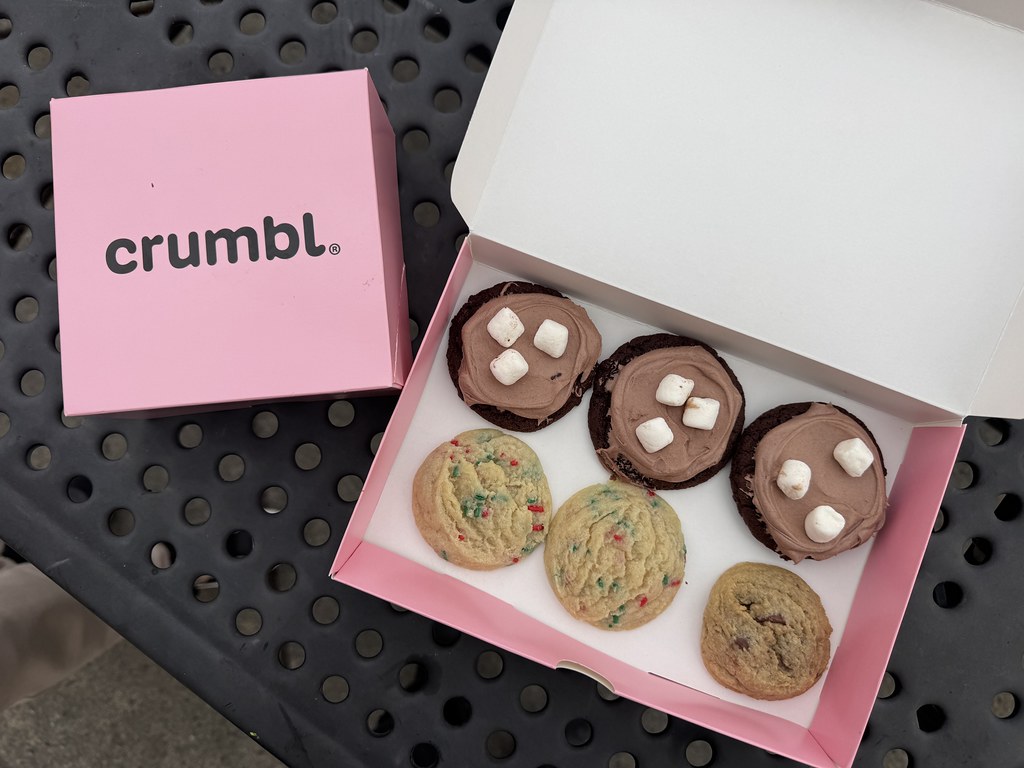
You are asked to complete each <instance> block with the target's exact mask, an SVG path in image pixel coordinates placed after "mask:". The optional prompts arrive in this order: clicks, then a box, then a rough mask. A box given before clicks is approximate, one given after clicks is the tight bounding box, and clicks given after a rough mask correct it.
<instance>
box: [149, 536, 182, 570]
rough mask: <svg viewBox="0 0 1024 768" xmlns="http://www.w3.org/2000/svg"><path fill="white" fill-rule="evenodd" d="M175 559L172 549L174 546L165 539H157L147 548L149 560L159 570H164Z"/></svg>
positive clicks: (175, 554)
mask: <svg viewBox="0 0 1024 768" xmlns="http://www.w3.org/2000/svg"><path fill="white" fill-rule="evenodd" d="M175 559H177V553H176V552H175V551H174V546H173V545H172V544H169V543H168V542H166V541H158V542H157V543H156V544H154V545H153V546H152V547H151V548H150V550H149V562H151V563H152V564H153V565H155V566H156V567H157V568H159V569H160V570H161V571H166V570H167V569H168V568H170V567H171V566H172V565H174V561H175Z"/></svg>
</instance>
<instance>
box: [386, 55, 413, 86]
mask: <svg viewBox="0 0 1024 768" xmlns="http://www.w3.org/2000/svg"><path fill="white" fill-rule="evenodd" d="M419 74H420V65H419V62H417V61H416V59H410V58H403V59H398V60H397V61H395V63H394V64H392V65H391V76H392V77H393V78H395V80H397V81H398V82H400V83H411V82H412V81H413V80H415V79H416V78H417V77H418V76H419Z"/></svg>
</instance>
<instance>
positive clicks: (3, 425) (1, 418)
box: [0, 411, 11, 437]
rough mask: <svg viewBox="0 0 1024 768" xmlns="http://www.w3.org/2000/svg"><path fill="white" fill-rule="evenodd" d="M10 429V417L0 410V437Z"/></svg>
mask: <svg viewBox="0 0 1024 768" xmlns="http://www.w3.org/2000/svg"><path fill="white" fill-rule="evenodd" d="M10 431H11V417H10V416H8V415H7V414H6V413H4V412H3V411H0V437H4V436H5V435H6V434H7V433H8V432H10Z"/></svg>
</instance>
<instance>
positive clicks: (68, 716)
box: [0, 642, 283, 768]
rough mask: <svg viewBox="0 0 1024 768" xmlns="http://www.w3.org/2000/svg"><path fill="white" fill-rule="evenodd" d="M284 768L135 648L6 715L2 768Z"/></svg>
mask: <svg viewBox="0 0 1024 768" xmlns="http://www.w3.org/2000/svg"><path fill="white" fill-rule="evenodd" d="M143 765H144V766H147V768H181V767H182V766H193V765H194V766H203V768H236V766H237V767H238V768H242V766H244V767H245V768H281V766H282V765H283V763H280V762H278V761H277V760H275V759H274V758H273V757H271V756H270V754H268V753H267V752H265V751H264V750H263V749H262V748H261V747H260V746H259V745H257V744H256V743H254V742H253V741H252V740H251V739H250V738H249V737H248V736H246V735H245V734H243V733H242V732H241V731H239V730H238V729H237V728H235V726H233V725H232V724H231V723H229V722H228V721H227V720H225V719H224V718H223V717H221V716H220V715H219V714H217V712H216V711H214V710H213V709H211V708H210V707H209V705H207V704H206V703H205V702H203V701H202V700H201V699H199V698H198V697H197V696H195V695H194V694H193V693H192V692H191V691H189V690H188V689H187V688H185V687H184V686H183V685H181V684H180V683H178V682H177V681H176V680H175V679H174V678H173V677H171V676H170V675H169V674H167V673H166V672H164V671H163V670H162V669H161V668H160V667H158V666H157V665H156V664H154V663H153V662H152V661H150V660H149V659H148V658H147V657H146V656H144V655H143V654H142V653H141V652H139V651H138V650H136V649H135V648H134V647H133V646H132V645H130V644H129V643H127V642H121V643H119V644H118V645H117V646H115V647H114V648H113V649H112V650H110V651H108V652H107V653H106V654H105V655H103V656H101V657H100V658H99V659H97V660H96V661H94V662H93V663H92V664H89V665H88V666H86V667H85V668H83V669H82V670H81V671H79V672H78V674H76V675H74V676H72V677H70V678H68V679H67V680H65V681H64V682H63V683H61V684H60V685H58V686H56V687H55V688H52V689H50V690H49V691H46V692H45V693H43V694H40V695H39V696H37V697H35V698H33V699H29V700H27V701H23V702H21V703H19V704H16V705H14V706H13V707H10V708H9V709H7V710H6V711H3V712H0V768H39V767H40V766H61V768H100V767H102V768H137V767H138V766H143Z"/></svg>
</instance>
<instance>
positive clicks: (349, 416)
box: [327, 400, 356, 427]
mask: <svg viewBox="0 0 1024 768" xmlns="http://www.w3.org/2000/svg"><path fill="white" fill-rule="evenodd" d="M355 417H356V409H355V406H354V405H352V403H350V402H349V401H348V400H335V401H334V402H333V403H331V407H330V408H328V409H327V420H328V421H330V422H331V424H332V425H334V426H335V427H347V426H348V425H349V424H351V423H352V420H353V419H355Z"/></svg>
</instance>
